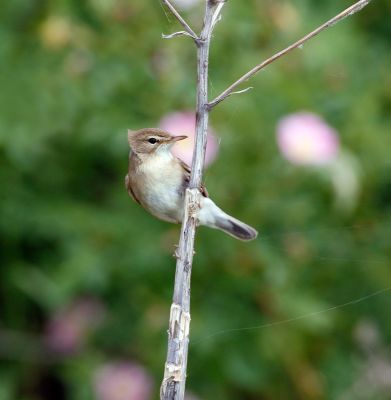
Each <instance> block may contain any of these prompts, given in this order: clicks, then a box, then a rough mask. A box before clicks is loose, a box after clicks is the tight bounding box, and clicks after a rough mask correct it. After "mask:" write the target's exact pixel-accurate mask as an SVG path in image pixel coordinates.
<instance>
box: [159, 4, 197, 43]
mask: <svg viewBox="0 0 391 400" xmlns="http://www.w3.org/2000/svg"><path fill="white" fill-rule="evenodd" d="M162 2H163V4H165V5H166V6H167V8H168V9H169V10H170V11H171V13H172V15H173V16H174V17H175V18H176V19H177V20H178V22H179V23H180V24H181V25H182V26H183V27H184V28H185V31H186V32H187V33H188V34H189V36H191V37H192V38H193V39H194V40H195V41H197V40H198V36H197V34H196V33H195V32H194V31H193V29H191V28H190V26H189V24H188V23H187V22H186V21H185V20H184V19H183V18H182V17H181V15H180V14H179V12H178V11H177V10H176V9H175V7H174V6H173V5H172V4H171V3H170V2H169V0H162ZM178 33H179V32H177V34H174V35H175V36H178ZM181 33H182V32H181ZM170 37H174V36H172V35H168V37H166V38H170Z"/></svg>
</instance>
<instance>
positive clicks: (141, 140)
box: [125, 128, 258, 240]
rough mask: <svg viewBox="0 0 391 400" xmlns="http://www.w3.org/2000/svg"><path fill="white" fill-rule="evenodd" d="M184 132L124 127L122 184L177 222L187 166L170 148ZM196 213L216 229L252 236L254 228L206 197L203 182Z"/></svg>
mask: <svg viewBox="0 0 391 400" xmlns="http://www.w3.org/2000/svg"><path fill="white" fill-rule="evenodd" d="M186 138H187V136H173V135H171V134H170V133H168V132H166V131H163V130H161V129H157V128H145V129H140V130H138V131H131V130H129V131H128V141H129V145H130V147H131V149H132V151H131V152H130V155H129V172H128V174H127V175H126V177H125V186H126V189H127V191H128V193H129V195H130V196H131V197H132V198H133V199H134V200H135V201H136V202H137V203H139V204H140V205H141V206H142V207H144V208H145V209H146V210H147V211H148V212H150V213H151V214H152V215H154V216H155V217H157V218H159V219H162V220H164V221H168V222H174V223H181V222H182V219H183V214H184V200H185V191H186V189H187V188H188V186H189V181H190V168H189V167H188V166H187V165H186V164H185V163H184V162H183V161H181V160H180V159H179V158H177V157H175V156H174V155H173V154H172V153H171V151H170V149H171V147H172V145H173V144H174V143H175V142H177V141H179V140H183V139H186ZM199 190H200V192H201V194H202V198H201V204H200V210H199V211H198V213H197V220H198V223H199V225H205V226H209V227H210V228H215V229H220V230H222V231H224V232H225V233H228V234H229V235H231V236H233V237H235V238H236V239H240V240H253V239H255V238H256V237H257V234H258V233H257V231H256V230H255V229H254V228H252V227H251V226H249V225H247V224H245V223H244V222H241V221H239V220H237V219H236V218H233V217H231V216H230V215H228V214H226V213H225V212H224V211H222V210H221V209H220V208H219V207H217V205H216V204H215V203H214V202H213V201H212V200H211V199H210V198H209V195H208V192H207V190H206V188H205V186H204V185H201V187H200V188H199Z"/></svg>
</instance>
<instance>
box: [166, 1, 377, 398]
mask: <svg viewBox="0 0 391 400" xmlns="http://www.w3.org/2000/svg"><path fill="white" fill-rule="evenodd" d="M161 1H162V2H163V3H164V4H165V5H166V6H167V7H168V8H169V10H170V11H171V12H172V14H173V15H174V16H175V17H176V19H177V20H178V21H179V23H180V24H181V25H182V26H183V27H184V28H185V31H182V32H176V33H174V34H172V35H168V36H164V37H165V38H168V39H170V38H173V37H176V36H179V35H183V34H185V35H188V36H191V37H192V38H193V40H194V42H195V43H196V44H197V48H198V52H197V64H198V71H197V77H198V80H197V114H196V141H195V148H194V153H193V163H192V172H191V177H190V185H189V189H187V190H186V198H185V210H184V211H185V213H184V219H183V223H182V229H181V235H180V240H179V246H178V249H177V251H176V257H177V263H176V272H175V287H174V296H173V303H172V305H171V312H170V322H169V329H168V351H167V360H166V364H165V370H164V379H163V382H162V386H161V391H160V398H161V400H183V398H184V395H185V383H186V368H187V354H188V346H189V327H190V277H191V268H192V263H193V254H194V238H195V231H196V227H197V212H198V210H199V202H200V196H201V194H200V192H199V190H198V188H199V187H200V185H201V181H202V172H203V165H204V158H205V150H206V138H207V128H208V119H209V111H210V110H211V109H212V108H213V107H214V106H216V105H217V104H219V103H220V102H222V101H223V100H225V99H226V98H227V97H228V96H230V95H232V94H235V93H243V92H245V91H246V90H241V91H238V92H234V90H235V89H236V87H237V86H238V85H240V84H241V83H243V82H244V81H246V80H247V79H249V78H250V77H252V76H254V75H255V74H256V73H258V72H259V71H260V70H262V69H263V68H264V67H265V66H266V65H269V64H271V63H273V62H274V61H276V60H277V59H278V58H280V57H282V56H284V55H285V54H287V53H288V52H289V51H291V50H293V49H294V48H296V47H298V46H300V45H301V44H303V43H304V42H306V41H307V40H309V39H311V38H312V37H314V36H315V35H317V34H318V33H320V32H321V31H322V30H324V29H326V28H328V27H330V26H332V25H334V24H335V23H337V22H339V21H341V20H342V19H344V18H345V17H347V16H350V15H353V14H354V13H356V12H357V11H359V10H361V9H362V8H363V7H365V6H366V5H367V4H368V3H369V2H370V0H360V1H358V2H357V3H355V4H354V5H353V6H351V7H349V8H348V9H346V10H345V11H343V12H342V13H340V14H338V15H337V16H336V17H334V18H333V19H331V20H329V21H327V22H326V23H325V24H323V25H321V26H320V27H318V28H317V29H315V30H314V31H312V32H311V33H310V34H308V35H307V36H305V37H304V38H302V39H300V40H299V41H297V42H296V43H294V44H292V45H291V46H289V47H287V48H286V49H284V50H282V51H280V52H279V53H276V54H275V55H274V56H272V57H270V58H269V59H267V60H266V61H264V62H263V63H261V64H259V65H257V66H256V67H254V68H253V69H252V70H250V71H249V72H247V73H246V74H245V75H243V76H242V77H241V78H239V79H238V80H237V81H236V82H235V83H233V84H232V85H231V86H230V87H228V89H226V90H225V91H224V92H223V93H221V94H220V95H219V96H217V97H216V98H215V99H214V100H212V101H211V102H210V103H208V65H209V47H210V40H211V35H212V32H213V28H214V26H215V25H216V23H217V22H218V20H219V17H220V13H221V10H222V8H223V6H224V3H225V0H205V2H206V8H205V16H204V25H203V29H202V32H201V35H200V36H197V35H196V34H195V33H194V31H193V30H192V29H191V28H190V26H189V25H188V24H187V22H186V21H185V20H184V19H183V18H182V17H181V16H180V14H179V13H178V12H177V10H176V9H175V8H174V7H173V6H172V4H171V3H170V1H169V0H161Z"/></svg>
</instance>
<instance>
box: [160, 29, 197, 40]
mask: <svg viewBox="0 0 391 400" xmlns="http://www.w3.org/2000/svg"><path fill="white" fill-rule="evenodd" d="M178 36H190V37H193V36H191V35H190V33H189V32H186V31H179V32H174V33H170V34H169V35H165V34H164V33H162V38H163V39H173V38H176V37H178Z"/></svg>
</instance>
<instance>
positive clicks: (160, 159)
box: [138, 151, 184, 222]
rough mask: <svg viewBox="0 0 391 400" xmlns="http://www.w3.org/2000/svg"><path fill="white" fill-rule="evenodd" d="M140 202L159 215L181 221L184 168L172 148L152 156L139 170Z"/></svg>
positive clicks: (165, 218) (170, 219)
mask: <svg viewBox="0 0 391 400" xmlns="http://www.w3.org/2000/svg"><path fill="white" fill-rule="evenodd" d="M138 174H140V175H141V176H140V177H141V178H142V179H140V182H143V184H142V186H143V187H139V188H138V189H139V192H140V195H141V201H142V203H144V206H145V207H146V208H148V209H149V211H150V212H151V213H152V214H154V215H155V216H156V217H158V218H161V219H164V220H167V221H170V222H180V221H181V220H182V213H183V178H184V176H183V169H182V166H181V165H180V164H179V162H178V160H177V159H176V158H174V157H173V156H172V154H171V153H170V152H169V151H160V152H157V153H156V154H154V155H149V156H148V158H147V159H146V160H144V161H143V162H142V163H141V164H140V166H139V170H138Z"/></svg>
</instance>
